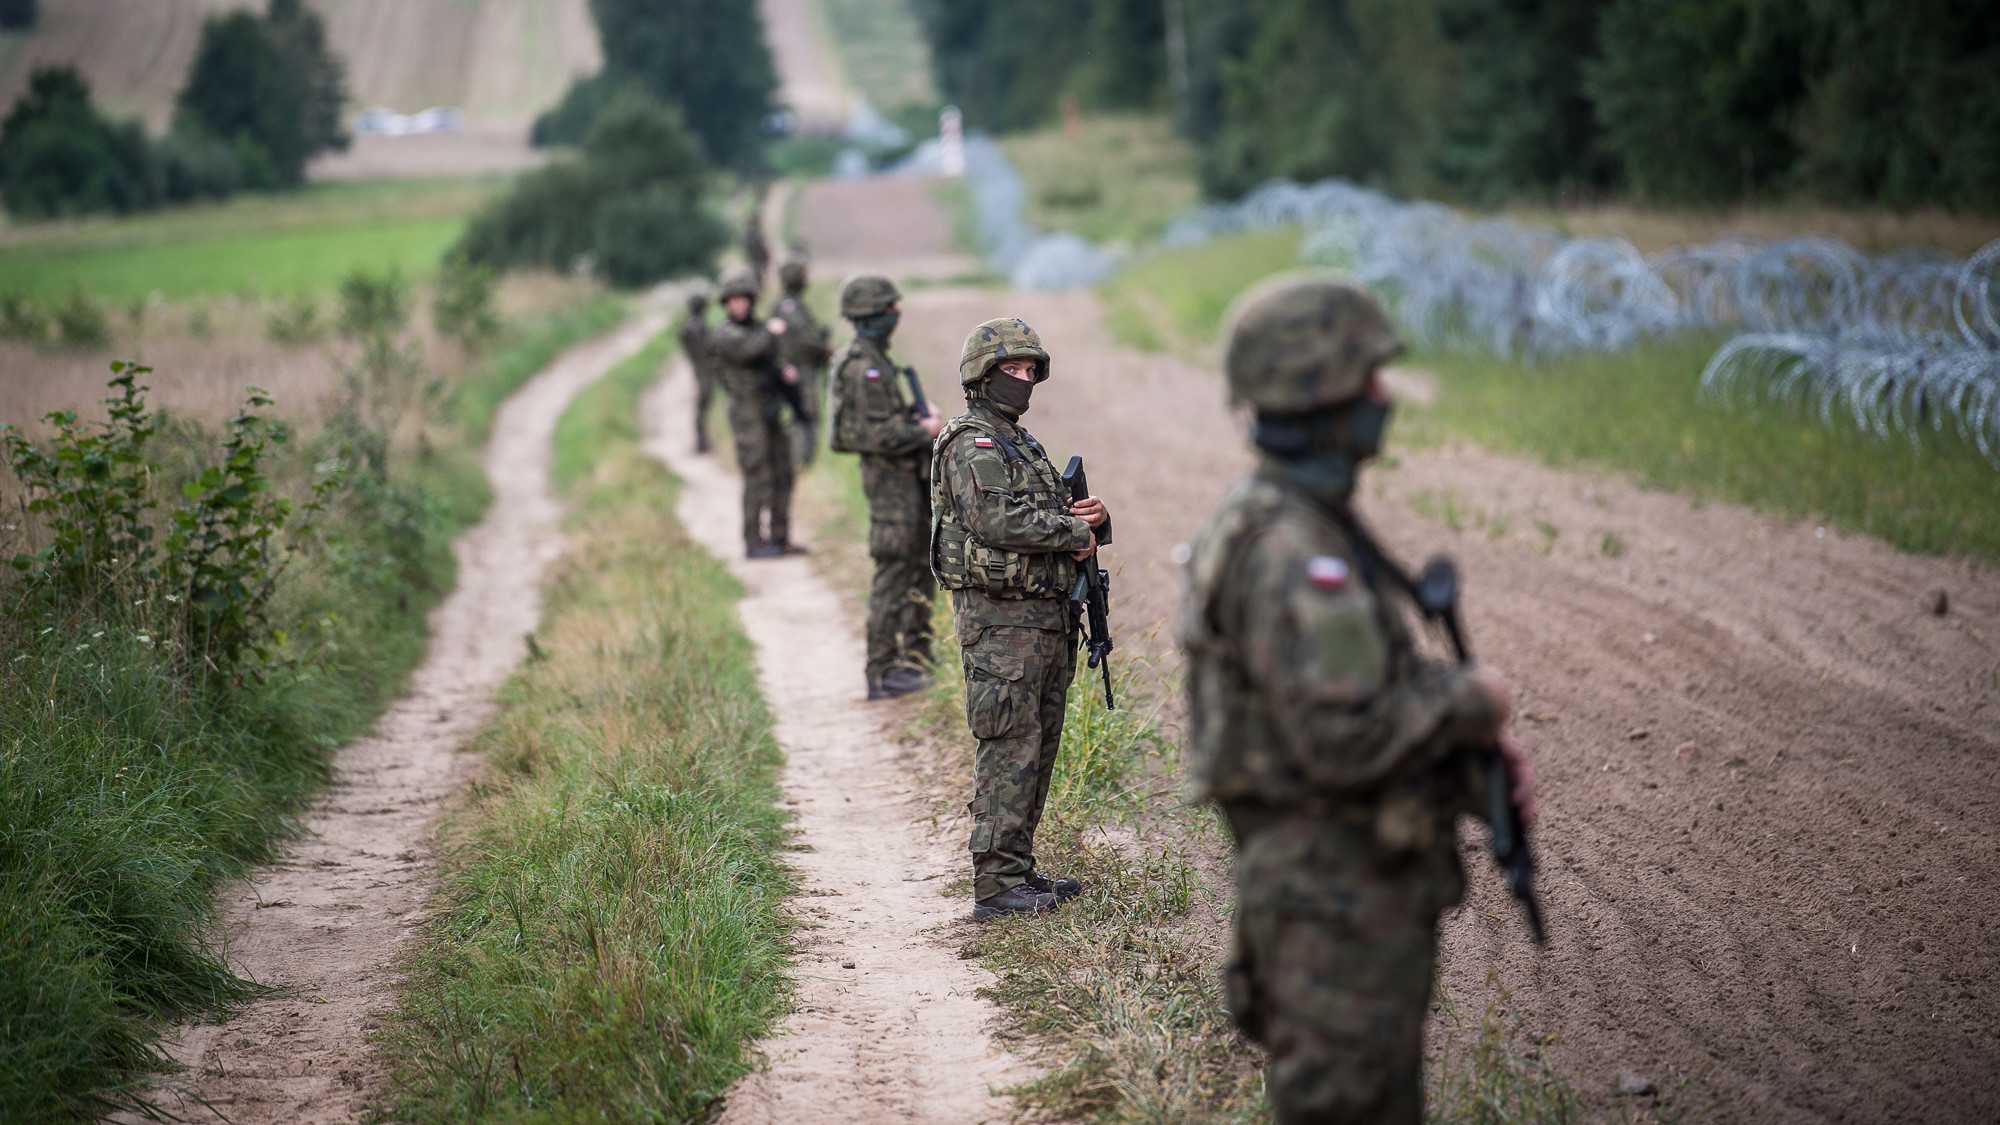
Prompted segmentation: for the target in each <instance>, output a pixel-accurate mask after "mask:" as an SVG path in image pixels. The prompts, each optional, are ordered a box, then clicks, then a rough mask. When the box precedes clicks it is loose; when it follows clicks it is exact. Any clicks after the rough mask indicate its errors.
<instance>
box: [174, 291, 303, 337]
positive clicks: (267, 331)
mask: <svg viewBox="0 0 2000 1125" xmlns="http://www.w3.org/2000/svg"><path fill="white" fill-rule="evenodd" d="M141 307H142V308H143V307H144V306H141ZM264 335H265V336H267V337H269V338H270V340H271V342H272V343H274V344H282V345H284V346H285V347H288V348H296V347H300V346H302V345H305V344H312V343H317V342H318V341H319V340H321V339H322V338H324V337H325V336H326V324H325V323H324V322H322V321H321V320H320V318H319V302H318V301H317V300H315V299H314V298H313V295H312V294H310V293H300V294H298V295H297V296H295V297H293V298H292V299H291V300H289V301H286V302H284V303H283V304H282V305H280V306H279V307H278V308H277V309H276V310H275V311H274V312H272V313H271V315H270V316H268V317H266V318H265V319H264Z"/></svg>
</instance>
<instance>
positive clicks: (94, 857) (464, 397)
mask: <svg viewBox="0 0 2000 1125" xmlns="http://www.w3.org/2000/svg"><path fill="white" fill-rule="evenodd" d="M618 310H619V306H618V305H616V304H615V303H608V302H607V303H598V304H593V305H589V306H583V307H579V308H575V309H571V310H567V311H565V312H561V313H556V314H551V315H550V316H548V317H545V318H543V319H540V320H538V321H535V322H533V323H530V324H525V325H514V326H511V327H510V329H509V339H508V340H507V342H506V343H505V344H504V345H503V347H502V349H501V350H500V351H498V352H497V353H495V355H493V356H492V357H491V358H490V359H489V360H487V361H486V362H485V363H484V364H482V365H480V366H479V367H477V368H475V369H474V370H473V371H472V372H471V373H470V374H468V375H467V376H465V378H464V379H463V380H462V382H461V388H462V391H461V398H460V401H459V403H458V404H457V405H456V406H455V407H454V408H453V409H452V410H451V411H449V412H447V415H446V416H445V417H444V418H442V419H440V421H439V424H438V425H437V426H436V427H434V428H433V429H432V430H431V432H430V434H429V439H428V443H427V444H426V445H425V447H424V449H423V450H422V451H421V452H419V453H417V454H414V455H398V456H396V457H395V458H394V459H393V465H392V470H391V481H392V484H393V486H394V487H395V488H396V489H397V490H398V495H399V496H401V497H402V498H403V501H404V502H403V503H400V504H395V505H388V506H385V507H382V508H376V509H369V508H349V507H346V506H342V507H341V508H339V509H338V510H337V511H336V512H335V513H333V514H332V515H331V516H330V517H329V519H328V521H327V523H326V525H325V527H324V540H325V541H326V542H327V543H329V544H330V545H332V548H333V549H331V550H326V551H320V552H317V553H312V552H309V553H308V555H307V557H305V558H303V559H302V560H301V564H300V565H299V566H298V567H296V568H295V569H294V570H292V571H291V572H290V573H288V574H287V575H286V576H285V579H284V582H283V584H282V585H281V587H280V592H279V596H278V599H277V605H278V615H279V616H280V617H282V618H283V619H285V620H298V621H306V622H311V623H313V626H312V628H311V629H310V630H301V633H307V632H309V633H310V638H307V637H303V636H302V637H300V638H298V639H297V640H296V641H295V643H296V644H298V645H299V646H301V647H300V649H299V651H298V655H299V656H300V657H301V658H302V659H303V660H305V661H306V663H305V665H304V666H303V667H301V668H297V669H280V670H277V671H275V672H273V673H272V674H271V675H269V676H268V677H267V678H266V679H265V680H263V681H261V682H260V681H256V680H250V681H247V682H245V683H242V684H239V685H235V686H233V687H229V688H227V689H223V690H215V689H212V688H208V687H203V686H201V685H199V684H196V683H193V682H190V681H189V680H188V679H187V678H185V675H184V674H183V673H179V672H177V671H176V670H175V666H174V665H173V663H172V662H171V661H170V660H168V659H167V658H166V656H165V654H164V653H162V652H161V651H160V646H159V645H158V644H157V643H155V638H154V637H153V636H151V635H149V631H148V629H147V628H146V622H145V620H144V619H143V618H141V617H139V616H136V614H137V612H138V611H136V610H133V609H131V607H123V606H121V605H119V604H112V603H110V602H107V601H104V600H102V599H100V600H99V601H98V602H97V603H94V604H92V605H89V606H85V607H81V608H78V609H75V610H73V611H66V612H64V613H62V614H59V615H54V616H37V611H36V609H35V603H33V602H32V601H31V600H30V599H29V598H27V597H25V596H23V595H22V594H21V593H20V592H19V591H18V590H15V589H12V588H11V587H10V588H8V589H6V590H5V591H4V592H0V597H4V600H5V605H6V608H7V612H6V613H5V614H3V615H0V646H4V649H5V657H4V663H0V1121H46V1120H56V1119H60V1118H62V1117H64V1116H65V1115H67V1114H72V1113H79V1112H80V1113H86V1114H87V1113H91V1112H97V1111H101V1110H103V1109H104V1108H106V1107H107V1106H111V1105H118V1104H129V1103H131V1102H132V1100H133V1099H135V1098H141V1097H144V1096H145V1095H144V1091H143V1089H142V1087H143V1086H144V1085H145V1083H146V1082H148V1081H149V1080H150V1075H151V1073H152V1072H153V1071H155V1070H157V1069H159V1068H161V1067H163V1066H164V1065H165V1062H166V1060H165V1059H164V1058H163V1057H162V1056H161V1055H160V1053H159V1052H158V1047H157V1044H158V1041H159V1038H160V1036H161V1034H162V1033H163V1032H165V1031H167V1030H169V1029H170V1028H171V1025H172V1022H173V1021H175V1020H180V1019H187V1018H195V1017H202V1018H220V1017H222V1016H225V1015H226V1014H227V1013H228V1012H229V1011H230V1010H231V1009H233V1008H234V1007H236V1006H237V1005H239V1004H240V1003H242V1002H243V1001H245V1000H246V999H248V998H250V997H252V996H254V995H256V994H257V993H258V991H259V990H258V989H257V988H256V987H255V986H254V985H251V984H249V983H247V982H244V981H241V980H239V979H237V978H236V977H235V976H234V975H232V974H231V973H230V972H229V970H228V966H227V964H226V963H225V962H224V960H223V958H222V950H221V949H220V948H219V947H218V946H217V945H216V944H215V943H214V940H213V923H214V894H215V891H216V890H217V888H218V887H219V886H220V885H222V884H225V883H227V882H228V881H229V880H232V879H235V878H238V877H240V876H241V875H243V874H244V873H245V872H246V871H247V870H248V869H249V867H250V866H251V865H252V864H255V863H258V862H262V861H266V860H268V859H270V858H272V857H273V856H274V855H275V854H276V852H277V850H278V847H279V844H280V841H281V840H282V838H283V837H284V836H286V835H288V834H289V833H291V832H293V831H295V830H296V827H297V826H296V823H295V821H293V820H292V819H291V814H292V813H294V812H295V811H296V810H298V809H299V808H300V807H302V805H303V804H304V802H305V801H306V799H307V798H308V797H309V796H310V795H311V794H312V793H313V792H314V791H315V790H316V789H318V788H319V787H320V786H321V785H322V784H323V783H324V782H325V780H326V778H327V774H328V767H327V763H328V758H329V756H330V755H331V753H332V752H333V751H334V750H335V749H337V748H338V747H339V746H340V745H341V744H342V743H343V742H344V741H346V740H348V739H350V738H352V737H354V736H356V735H358V734H360V733H361V732H362V731H364V730H366V729H367V727H368V725H369V724H370V723H371V722H373V720H374V718H375V716H376V715H377V714H379V713H380V710H381V708H382V707H383V706H384V705H385V704H386V703H387V702H388V701H389V700H390V699H391V698H393V696H394V695H395V694H396V692H397V691H399V690H400V689H401V687H402V684H403V682H404V680H405V678H406V676H407V675H408V673H409V671H410V669H412V668H413V667H415V665H416V664H417V662H418V661H419V660H420V659H421V658H422V656H423V652H424V645H425V635H426V631H425V613H426V611H427V610H428V609H429V607H430V606H431V605H433V604H435V602H436V601H437V599H438V598H440V597H442V595H443V593H444V592H445V591H446V590H447V589H449V588H450V585H451V580H452V573H453V566H454V563H453V557H452V552H451V550H450V546H449V544H450V541H451V539H452V538H453V537H454V536H456V535H457V534H458V532H460V531H461V530H463V529H464V528H465V527H467V526H469V525H470V524H472V523H473V522H474V521H476V520H477V519H478V518H479V516H480V514H481V513H482V512H483V511H484V509H485V506H486V504H487V502H488V499H487V494H486V491H485V486H484V482H483V479H482V478H481V477H480V475H479V471H478V461H477V449H476V446H477V444H478V439H479V438H482V437H483V435H484V433H485V432H486V428H487V426H488V425H490V421H491V414H492V407H491V404H492V403H493V402H497V401H498V397H497V396H484V397H482V392H484V391H485V390H486V389H487V386H488V384H489V383H493V382H501V383H509V384H518V383H519V382H520V376H519V375H518V374H517V373H518V372H521V371H533V370H536V369H539V368H540V367H542V366H543V365H544V364H546V363H547V362H548V361H549V359H550V358H552V357H553V356H554V355H555V353H556V352H558V351H560V350H561V349H562V348H563V347H566V346H567V345H568V344H569V343H571V342H573V341H574V340H576V339H578V338H580V336H581V335H583V334H585V333H588V332H590V331H594V330H596V329H597V328H599V327H602V326H603V325H604V324H605V323H606V322H607V319H610V320H615V319H616V317H617V316H618V315H619V311H618ZM160 375H161V377H171V375H172V373H171V372H161V373H160ZM280 405H281V406H282V405H285V404H280ZM310 436H311V435H304V436H303V438H302V440H301V441H300V442H299V443H296V444H295V445H294V446H293V447H292V449H291V451H290V452H289V453H288V454H287V455H286V456H285V457H281V458H279V460H278V462H277V463H276V464H274V466H273V469H272V472H273V475H274V476H275V477H277V478H278V479H279V481H280V482H281V484H282V485H283V486H285V487H287V488H296V487H299V486H300V481H301V480H302V479H303V478H305V477H306V476H308V475H309V474H310V472H311V465H310V463H309V461H310V457H309V455H308V454H307V447H308V446H309V444H310V442H309V440H306V439H309V438H310ZM202 440H204V441H206V440H208V439H207V438H202ZM385 516H386V517H393V518H395V519H396V520H397V521H398V522H397V523H396V525H395V526H394V527H388V526H385V525H382V524H371V523H369V522H367V521H368V520H370V519H377V518H382V517H385ZM391 536H397V537H404V538H408V539H414V541H415V544H416V545H415V547H414V549H413V553H412V557H411V559H410V560H409V561H410V564H411V565H410V566H409V567H408V568H407V569H405V568H404V567H403V566H401V565H395V566H388V565H385V564H383V563H381V562H380V561H378V560H379V559H380V558H381V557H383V556H384V555H385V554H386V553H387V552H385V551H384V550H383V543H384V541H385V540H386V539H387V538H388V537H391Z"/></svg>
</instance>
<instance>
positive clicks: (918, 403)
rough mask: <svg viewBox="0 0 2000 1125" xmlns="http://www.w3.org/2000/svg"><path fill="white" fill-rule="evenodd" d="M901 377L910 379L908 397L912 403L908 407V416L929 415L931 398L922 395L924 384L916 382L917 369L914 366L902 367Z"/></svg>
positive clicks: (926, 416)
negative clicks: (909, 413) (909, 412)
mask: <svg viewBox="0 0 2000 1125" xmlns="http://www.w3.org/2000/svg"><path fill="white" fill-rule="evenodd" d="M903 378H905V379H908V380H909V381H910V398H911V400H912V403H913V405H911V407H910V410H911V415H910V416H911V417H913V418H928V417H930V413H931V400H930V399H928V398H925V397H924V385H923V384H922V383H919V382H917V369H916V368H914V367H905V368H903Z"/></svg>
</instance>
